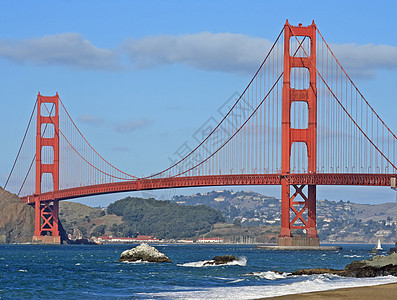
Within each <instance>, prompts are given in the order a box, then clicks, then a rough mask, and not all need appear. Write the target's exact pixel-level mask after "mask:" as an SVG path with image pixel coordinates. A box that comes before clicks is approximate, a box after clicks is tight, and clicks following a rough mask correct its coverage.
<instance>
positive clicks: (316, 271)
mask: <svg viewBox="0 0 397 300" xmlns="http://www.w3.org/2000/svg"><path fill="white" fill-rule="evenodd" d="M343 273H344V270H335V269H323V268H318V269H300V270H298V271H295V272H293V273H291V275H315V274H335V275H341V276H343Z"/></svg>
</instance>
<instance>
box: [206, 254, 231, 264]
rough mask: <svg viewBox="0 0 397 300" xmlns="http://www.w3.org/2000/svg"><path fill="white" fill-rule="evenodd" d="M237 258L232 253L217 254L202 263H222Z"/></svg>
mask: <svg viewBox="0 0 397 300" xmlns="http://www.w3.org/2000/svg"><path fill="white" fill-rule="evenodd" d="M237 260H238V258H237V257H236V256H234V255H219V256H215V257H214V258H213V259H211V260H210V261H207V262H206V263H205V264H204V265H224V264H227V263H230V262H233V261H237Z"/></svg>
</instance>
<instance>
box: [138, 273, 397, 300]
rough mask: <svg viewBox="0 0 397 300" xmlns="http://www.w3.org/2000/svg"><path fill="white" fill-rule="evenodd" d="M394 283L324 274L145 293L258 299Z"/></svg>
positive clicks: (170, 296) (169, 296)
mask: <svg viewBox="0 0 397 300" xmlns="http://www.w3.org/2000/svg"><path fill="white" fill-rule="evenodd" d="M396 282H397V277H394V276H383V277H371V278H346V277H339V276H336V275H333V276H329V274H324V275H311V276H309V278H308V279H307V280H304V281H296V282H293V283H290V284H276V285H261V286H239V287H214V288H199V289H195V290H189V291H185V290H180V291H173V292H160V293H144V294H145V295H148V296H150V297H160V298H166V299H191V300H193V299H257V298H270V297H276V296H283V295H290V294H301V293H308V292H318V291H327V290H335V289H340V288H351V287H360V286H373V285H380V284H387V283H396Z"/></svg>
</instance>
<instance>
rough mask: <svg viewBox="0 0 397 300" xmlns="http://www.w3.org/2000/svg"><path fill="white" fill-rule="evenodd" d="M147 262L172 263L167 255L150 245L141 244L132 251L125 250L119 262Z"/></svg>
mask: <svg viewBox="0 0 397 300" xmlns="http://www.w3.org/2000/svg"><path fill="white" fill-rule="evenodd" d="M138 260H142V261H147V262H171V259H169V258H168V256H167V255H165V254H164V253H161V252H160V251H159V250H157V249H156V248H154V247H152V246H149V245H148V244H141V245H139V246H136V247H135V248H132V249H130V250H125V251H124V252H123V253H121V255H120V259H119V261H121V262H123V261H138Z"/></svg>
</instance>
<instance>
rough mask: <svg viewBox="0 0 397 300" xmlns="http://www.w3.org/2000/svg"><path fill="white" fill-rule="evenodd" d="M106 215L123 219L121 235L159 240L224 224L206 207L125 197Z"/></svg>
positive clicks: (207, 229) (188, 234)
mask: <svg viewBox="0 0 397 300" xmlns="http://www.w3.org/2000/svg"><path fill="white" fill-rule="evenodd" d="M107 213H108V214H115V215H117V216H122V219H123V221H124V224H121V225H119V226H117V230H118V231H119V232H120V233H122V234H123V235H124V236H134V235H136V234H138V233H139V234H143V235H154V236H156V237H158V238H168V239H170V238H171V239H172V238H184V237H193V236H197V235H199V234H202V233H206V232H208V231H209V230H210V229H211V227H212V226H213V225H214V224H215V223H219V222H224V221H225V219H224V217H223V215H222V213H221V212H219V211H217V210H215V209H213V208H211V207H209V206H206V205H197V206H182V205H178V204H176V203H172V202H170V201H158V200H155V199H143V198H132V197H127V198H125V199H121V200H119V201H116V202H115V203H112V204H110V205H109V207H108V209H107Z"/></svg>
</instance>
